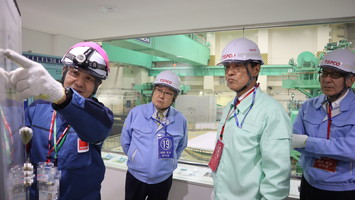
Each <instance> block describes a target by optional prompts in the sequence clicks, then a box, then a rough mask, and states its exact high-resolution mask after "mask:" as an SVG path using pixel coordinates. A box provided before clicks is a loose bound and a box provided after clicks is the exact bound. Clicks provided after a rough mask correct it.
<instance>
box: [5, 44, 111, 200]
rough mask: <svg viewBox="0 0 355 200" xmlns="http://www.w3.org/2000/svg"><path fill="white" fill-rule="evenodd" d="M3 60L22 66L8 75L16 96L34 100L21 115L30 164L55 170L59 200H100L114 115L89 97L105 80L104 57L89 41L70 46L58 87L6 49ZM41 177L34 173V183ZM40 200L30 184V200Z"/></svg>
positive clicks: (39, 68)
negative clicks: (27, 134) (29, 135)
mask: <svg viewBox="0 0 355 200" xmlns="http://www.w3.org/2000/svg"><path fill="white" fill-rule="evenodd" d="M5 55H6V56H7V57H8V58H10V59H11V60H13V61H14V62H15V63H17V64H19V65H20V66H21V68H18V69H16V70H15V71H13V72H11V75H10V81H11V83H12V84H13V85H14V86H15V88H16V91H17V94H18V96H19V97H20V98H21V99H25V98H29V97H32V96H36V97H38V98H39V100H36V101H34V102H33V103H32V104H31V105H30V106H28V108H27V110H26V126H28V127H30V128H32V130H33V138H32V140H31V141H30V143H29V145H30V148H29V152H28V153H29V156H30V160H31V162H32V163H33V165H34V166H35V168H36V166H37V164H38V163H42V164H43V163H45V165H46V166H51V165H50V164H53V166H54V167H57V169H58V170H60V172H61V177H60V193H59V199H62V200H69V199H73V200H74V199H75V200H99V199H100V189H101V182H102V181H103V179H104V174H105V166H104V163H103V160H102V158H101V147H102V142H103V141H104V140H105V138H106V137H107V136H108V134H109V132H110V130H111V127H112V124H113V113H112V111H111V110H109V109H108V108H107V107H105V106H104V105H103V104H102V103H100V102H99V101H98V100H97V99H96V98H95V97H93V95H94V94H95V92H96V90H97V89H98V86H99V85H100V84H101V83H102V80H104V79H106V78H107V76H108V72H109V61H108V57H107V54H106V52H105V51H104V50H103V49H102V47H101V46H100V45H98V44H96V43H93V42H82V43H78V44H76V45H74V46H73V47H71V48H70V49H69V51H68V52H67V53H66V54H65V55H64V57H63V58H62V63H63V64H64V67H63V76H62V83H59V82H57V81H56V80H54V79H53V78H52V77H51V76H50V74H49V73H48V72H47V71H46V70H45V69H44V67H43V66H42V65H41V64H39V63H36V62H33V61H31V60H29V59H27V58H25V57H23V56H21V55H19V54H18V53H16V52H14V51H12V50H5ZM52 169H53V168H52ZM41 178H43V177H40V176H38V174H37V180H39V179H41ZM42 189H43V188H42ZM39 193H40V194H39ZM44 193H46V192H45V191H44ZM39 195H41V192H38V190H37V188H36V184H35V185H34V186H32V188H31V195H30V196H31V199H32V200H35V199H38V198H39ZM47 195H48V194H47ZM40 198H44V197H43V196H41V197H40ZM45 198H46V199H47V198H48V199H56V198H55V197H53V196H51V195H48V197H47V196H46V197H45Z"/></svg>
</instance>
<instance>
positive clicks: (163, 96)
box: [152, 85, 175, 110]
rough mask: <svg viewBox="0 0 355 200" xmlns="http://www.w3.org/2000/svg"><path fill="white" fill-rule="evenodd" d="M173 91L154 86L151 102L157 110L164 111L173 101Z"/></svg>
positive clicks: (164, 87)
mask: <svg viewBox="0 0 355 200" xmlns="http://www.w3.org/2000/svg"><path fill="white" fill-rule="evenodd" d="M174 94H175V93H174V90H172V89H171V88H169V87H166V86H163V85H157V86H155V89H154V91H153V96H152V102H153V104H154V106H155V107H156V108H157V109H158V110H165V109H166V108H168V107H169V106H170V105H171V104H172V103H173V100H174Z"/></svg>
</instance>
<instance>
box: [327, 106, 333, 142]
mask: <svg viewBox="0 0 355 200" xmlns="http://www.w3.org/2000/svg"><path fill="white" fill-rule="evenodd" d="M332 109H333V107H332V103H331V102H328V114H327V116H328V127H327V140H329V138H330V126H331V124H332Z"/></svg>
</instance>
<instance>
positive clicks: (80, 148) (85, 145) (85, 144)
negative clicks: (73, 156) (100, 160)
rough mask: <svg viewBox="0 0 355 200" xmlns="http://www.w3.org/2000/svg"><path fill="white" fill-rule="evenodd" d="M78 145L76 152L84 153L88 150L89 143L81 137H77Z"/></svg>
mask: <svg viewBox="0 0 355 200" xmlns="http://www.w3.org/2000/svg"><path fill="white" fill-rule="evenodd" d="M77 143H78V145H77V147H78V153H85V152H88V151H89V148H90V147H89V143H88V142H84V141H82V140H81V139H79V138H78V141H77Z"/></svg>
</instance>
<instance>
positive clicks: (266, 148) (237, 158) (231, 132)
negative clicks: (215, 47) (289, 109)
mask: <svg viewBox="0 0 355 200" xmlns="http://www.w3.org/2000/svg"><path fill="white" fill-rule="evenodd" d="M221 64H223V65H224V67H225V79H226V82H227V86H228V87H229V89H231V90H233V91H235V93H236V97H235V99H234V100H232V101H231V102H229V103H228V104H227V106H226V107H225V108H224V110H223V115H222V118H221V121H220V123H219V126H218V135H217V143H216V148H215V150H214V152H213V155H212V157H211V160H210V162H209V166H210V167H211V169H212V171H214V173H213V184H214V199H215V200H227V199H228V200H230V199H241V200H251V199H255V200H256V199H258V200H260V199H285V198H287V196H288V193H289V185H290V169H291V163H290V136H291V121H290V118H289V117H288V115H287V113H286V112H285V110H284V108H283V107H282V106H281V104H279V103H278V102H277V101H275V100H274V99H272V98H271V97H270V96H268V95H267V94H265V93H263V92H262V91H261V90H260V88H259V84H258V83H257V78H258V75H259V72H260V67H261V65H262V64H263V61H262V58H261V55H260V51H259V48H258V46H257V45H256V44H255V43H254V42H253V41H251V40H248V39H246V38H239V39H235V40H233V41H231V42H230V43H229V44H228V45H227V46H226V47H225V48H224V49H223V52H222V62H221Z"/></svg>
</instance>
